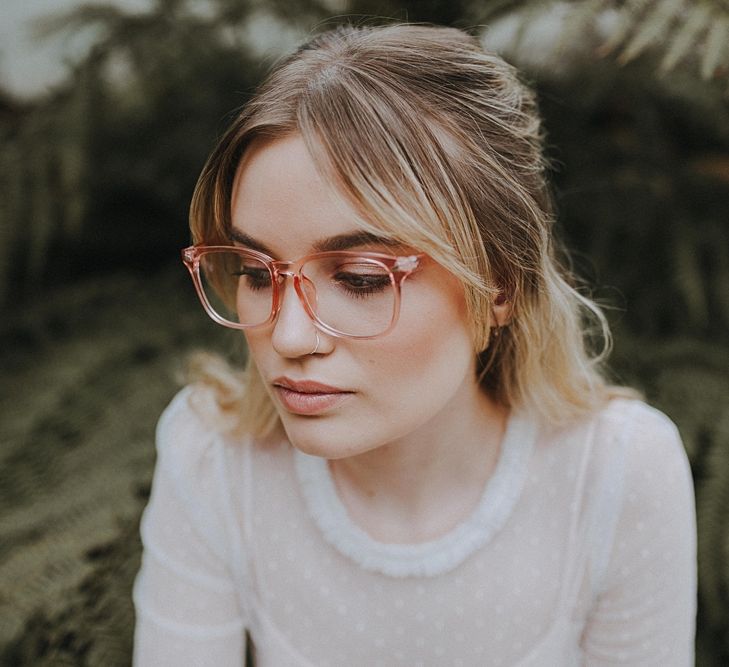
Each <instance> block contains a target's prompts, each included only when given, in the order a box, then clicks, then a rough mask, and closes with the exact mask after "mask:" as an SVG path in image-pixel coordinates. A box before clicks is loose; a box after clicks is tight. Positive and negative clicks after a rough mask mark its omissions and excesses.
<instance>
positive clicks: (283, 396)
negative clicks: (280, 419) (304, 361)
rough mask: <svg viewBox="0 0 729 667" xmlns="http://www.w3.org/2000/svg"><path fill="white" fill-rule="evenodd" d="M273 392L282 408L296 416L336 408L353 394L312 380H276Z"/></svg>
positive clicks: (315, 413)
mask: <svg viewBox="0 0 729 667" xmlns="http://www.w3.org/2000/svg"><path fill="white" fill-rule="evenodd" d="M272 384H273V387H274V390H275V391H276V395H277V396H278V398H279V400H280V402H281V404H282V405H283V407H284V408H285V409H286V410H288V411H289V412H291V413H293V414H297V415H317V414H322V413H324V412H327V411H328V410H331V409H333V408H335V407H338V406H339V405H341V404H342V403H343V402H345V401H346V400H348V399H349V397H350V396H352V395H353V394H354V392H351V391H347V390H345V389H339V388H338V387H332V386H331V385H328V384H324V383H322V382H316V381H314V380H292V379H290V378H287V377H279V378H276V379H275V380H274V381H273V382H272Z"/></svg>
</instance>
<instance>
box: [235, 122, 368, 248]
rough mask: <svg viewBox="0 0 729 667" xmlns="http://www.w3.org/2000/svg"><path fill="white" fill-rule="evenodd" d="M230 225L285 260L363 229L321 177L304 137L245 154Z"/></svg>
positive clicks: (259, 145)
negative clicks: (330, 238)
mask: <svg viewBox="0 0 729 667" xmlns="http://www.w3.org/2000/svg"><path fill="white" fill-rule="evenodd" d="M231 221H232V224H233V228H234V230H236V231H238V232H242V233H244V234H246V235H247V236H250V237H253V238H255V239H256V240H259V241H261V242H262V243H264V244H265V245H266V246H268V247H269V248H270V249H271V250H272V251H274V252H276V253H277V254H280V255H282V256H284V255H286V256H293V255H292V253H296V252H298V253H301V254H303V253H306V252H308V251H309V250H310V249H311V247H312V246H313V245H314V244H315V243H316V242H317V241H319V240H321V239H322V238H325V237H329V236H336V235H340V234H343V233H349V232H354V231H357V230H358V229H361V226H360V225H358V216H357V213H356V211H355V210H354V209H353V207H352V206H351V205H350V204H349V203H347V202H346V200H345V199H344V197H343V196H342V195H341V194H340V193H339V191H338V190H337V189H336V188H335V186H334V185H333V184H331V183H330V182H328V181H327V180H326V179H325V178H324V177H322V176H321V175H320V174H319V172H318V170H317V167H316V165H315V163H314V161H313V160H312V158H311V156H310V155H309V152H308V150H307V148H306V144H305V142H304V140H303V139H302V138H301V137H300V136H299V135H291V136H287V137H284V138H280V139H275V140H267V141H262V140H260V141H256V142H254V143H253V144H252V145H251V146H250V148H249V149H248V150H247V151H246V153H245V155H244V157H243V160H242V161H241V163H240V165H239V167H238V170H237V172H236V177H235V182H234V186H233V195H232V201H231Z"/></svg>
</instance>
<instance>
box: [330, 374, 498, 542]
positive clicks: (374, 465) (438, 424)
mask: <svg viewBox="0 0 729 667" xmlns="http://www.w3.org/2000/svg"><path fill="white" fill-rule="evenodd" d="M507 417H508V409H507V408H505V407H503V406H501V405H498V404H497V403H495V402H494V401H493V400H491V399H490V398H489V397H487V396H486V395H485V394H484V393H483V392H482V391H481V390H480V389H479V388H478V386H477V385H476V384H475V383H474V384H472V385H469V386H466V387H464V389H463V390H462V391H461V392H459V395H458V396H457V397H455V400H454V401H452V402H451V404H449V406H448V407H447V408H446V409H444V410H443V411H442V413H441V414H439V415H437V416H436V417H435V418H434V419H432V420H430V421H429V422H428V423H427V424H424V425H423V426H422V427H421V428H420V429H418V430H417V431H415V432H414V433H411V434H409V435H408V436H407V437H406V438H402V439H400V440H397V441H394V442H390V443H388V444H385V445H382V446H380V447H377V448H376V449H374V450H371V451H369V452H365V453H363V454H358V455H357V456H353V457H349V458H345V459H337V460H332V461H329V466H330V469H331V472H332V476H333V478H334V482H335V485H336V487H337V491H338V494H339V496H340V498H341V500H342V502H343V503H344V505H345V507H347V511H348V513H349V515H350V517H351V518H352V520H353V521H354V522H355V523H357V524H359V525H360V527H361V528H363V529H364V530H365V531H366V532H368V533H369V534H370V536H371V537H373V538H374V539H378V540H380V541H383V542H392V543H398V542H400V543H407V542H422V541H427V540H432V539H436V538H437V537H439V536H441V535H443V534H445V533H447V532H448V531H449V530H450V529H452V528H453V527H454V526H456V525H457V524H458V523H459V522H460V521H462V520H463V519H464V518H465V517H466V516H467V515H468V514H470V512H471V511H472V510H473V509H474V507H475V506H476V505H477V503H478V501H479V500H480V498H481V495H482V494H483V490H484V486H485V485H486V483H487V481H488V479H489V477H490V476H491V474H492V473H493V470H494V468H495V466H496V462H497V461H498V457H499V454H500V451H501V440H502V438H503V434H504V431H505V428H506V421H507Z"/></svg>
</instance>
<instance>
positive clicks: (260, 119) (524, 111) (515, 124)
mask: <svg viewBox="0 0 729 667" xmlns="http://www.w3.org/2000/svg"><path fill="white" fill-rule="evenodd" d="M293 133H297V134H300V135H301V136H302V137H303V139H304V140H305V142H306V144H307V147H308V149H309V151H310V153H311V155H312V158H313V159H314V161H315V163H316V164H317V167H318V168H319V169H320V170H321V172H322V173H323V174H324V175H325V176H326V177H327V178H329V179H330V181H331V182H333V183H336V184H337V185H338V186H339V189H340V190H341V192H342V194H343V195H344V196H345V197H346V198H347V199H348V201H349V202H350V203H351V204H352V205H353V206H354V208H355V210H356V211H358V213H359V214H360V217H361V220H360V224H361V225H362V226H363V227H364V228H366V229H368V230H370V231H375V232H376V233H379V234H382V233H383V232H385V233H386V234H387V235H389V236H391V237H393V238H395V239H397V240H399V241H402V242H403V243H405V244H407V245H410V246H414V247H416V248H418V249H420V250H421V251H423V252H426V253H427V254H428V255H430V256H431V257H432V258H434V259H435V260H436V261H437V262H439V263H440V264H441V265H442V266H444V267H445V268H446V269H448V270H449V271H451V272H452V273H453V274H454V275H456V276H457V277H459V278H460V280H461V281H462V282H463V284H464V287H465V293H466V299H467V304H468V308H469V313H470V316H471V320H472V324H473V339H474V344H475V349H476V350H480V351H481V352H480V353H478V359H477V362H478V363H477V368H478V372H479V377H478V381H479V382H480V383H481V385H482V386H483V387H484V389H485V390H486V391H488V392H489V393H490V394H491V395H492V397H493V398H494V399H495V400H498V401H500V402H501V403H503V404H505V405H508V406H527V407H529V408H531V409H533V410H535V411H536V412H537V413H538V414H539V415H540V416H541V417H542V418H544V419H545V420H546V421H547V422H549V423H553V424H560V423H565V422H567V421H570V420H573V419H575V418H578V417H580V416H581V415H583V414H585V413H587V412H590V411H592V410H594V409H595V408H597V407H599V406H600V405H602V404H604V403H605V401H607V400H608V399H609V398H610V397H611V396H614V395H620V394H623V395H632V391H631V390H628V389H625V388H619V387H613V386H610V385H609V384H608V382H607V381H606V379H605V375H604V371H603V364H604V361H605V358H606V356H607V354H608V353H609V350H610V346H611V339H610V332H609V328H608V325H607V321H606V319H605V316H604V314H603V313H602V312H601V310H600V308H599V307H598V306H597V305H596V304H595V303H594V302H593V301H592V300H591V299H589V298H588V297H587V296H585V295H584V294H581V293H580V292H579V291H578V290H577V288H576V287H575V281H574V278H573V277H572V276H571V275H570V274H569V272H568V271H567V270H566V269H565V268H564V267H562V266H560V263H559V262H558V260H557V253H556V251H555V247H554V240H553V238H552V224H553V205H552V199H551V194H550V191H549V188H548V185H547V183H546V180H545V161H544V157H543V153H542V136H541V124H540V117H539V114H538V111H537V107H536V103H535V97H534V94H533V93H532V91H531V90H529V88H527V87H526V86H525V85H523V84H522V83H521V82H520V81H519V78H518V76H517V73H516V71H515V70H514V68H512V67H511V66H509V65H508V64H507V63H505V62H504V61H503V60H502V59H501V58H499V57H498V56H496V55H492V54H489V53H486V52H484V50H483V49H482V48H481V46H480V44H479V43H478V41H477V40H476V39H475V38H473V37H471V36H469V35H468V34H466V33H464V32H462V31H460V30H457V29H454V28H445V27H433V26H423V25H409V24H394V25H386V26H380V27H372V26H366V27H352V26H348V27H339V28H337V29H334V30H331V31H328V32H325V33H322V34H320V35H319V36H317V37H315V38H314V39H312V40H311V41H309V42H308V43H306V44H304V45H303V46H301V47H300V48H299V49H298V50H297V51H296V52H295V53H293V54H292V55H291V56H289V57H288V58H286V59H284V60H283V61H281V62H280V63H278V65H277V66H275V67H274V69H273V71H272V72H271V74H270V75H269V77H268V78H267V79H266V81H265V82H264V83H263V84H262V85H261V87H260V88H259V89H258V91H257V92H256V94H255V95H254V96H253V98H252V99H251V100H250V101H249V102H248V104H247V105H246V107H245V109H244V110H243V111H242V112H241V113H240V115H239V116H238V117H237V118H236V119H235V121H234V122H233V123H232V125H231V127H230V128H229V129H228V131H227V132H226V133H225V135H224V136H223V137H222V139H221V140H220V142H219V144H218V146H217V148H216V149H215V150H214V152H213V153H212V155H211V156H210V158H209V160H208V162H207V164H206V165H205V168H204V169H203V172H202V174H201V176H200V179H199V181H198V183H197V186H196V189H195V193H194V196H193V200H192V206H191V211H190V226H191V229H192V235H193V241H194V242H195V243H203V242H204V243H227V242H228V241H229V239H230V236H229V230H230V226H231V221H230V206H231V195H232V186H233V180H234V177H235V173H236V169H237V167H238V165H239V163H240V160H241V158H242V156H243V154H244V152H245V150H246V148H247V147H248V146H249V145H250V143H251V142H252V141H253V140H254V139H261V138H262V139H266V138H270V139H274V138H278V137H282V136H285V135H288V134H293ZM498 293H503V294H505V295H506V296H507V298H508V299H509V302H510V305H511V309H512V311H511V320H510V323H509V325H508V326H505V327H502V328H501V330H500V335H499V336H498V337H495V338H493V339H492V340H491V342H490V341H489V339H490V332H491V328H492V326H493V324H494V323H493V321H492V314H493V313H492V308H491V303H492V301H493V298H494V295H495V294H498ZM596 340H597V341H599V343H598V344H597V345H596V344H595V341H596ZM201 368H202V372H201V373H200V374H199V375H200V376H201V377H202V378H203V379H204V381H205V382H207V383H209V384H213V385H215V386H216V388H217V390H218V394H219V396H220V397H221V399H220V404H221V405H225V406H226V409H227V410H228V411H229V412H230V411H232V412H234V413H235V415H236V420H237V423H238V425H239V427H240V428H241V429H242V430H244V431H246V432H249V433H251V434H253V435H257V436H265V435H266V434H267V433H270V432H271V431H272V430H273V429H274V428H275V427H276V426H277V425H278V423H279V422H278V417H277V414H276V411H275V408H274V406H273V404H272V402H271V401H270V399H269V398H268V395H267V394H266V392H265V389H264V387H263V384H262V380H261V378H260V376H259V374H258V372H257V370H256V367H255V364H254V363H253V362H252V361H251V360H249V362H248V367H247V368H246V369H245V371H244V373H243V377H239V376H238V375H237V374H231V373H230V372H227V371H225V370H224V368H223V367H221V366H220V365H219V364H210V363H206V364H202V366H201Z"/></svg>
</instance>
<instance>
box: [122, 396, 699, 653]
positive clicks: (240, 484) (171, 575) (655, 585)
mask: <svg viewBox="0 0 729 667" xmlns="http://www.w3.org/2000/svg"><path fill="white" fill-rule="evenodd" d="M202 391H204V390H193V389H191V388H187V389H185V390H183V391H182V392H180V394H178V396H177V397H176V398H175V399H174V400H173V402H172V403H171V405H170V406H169V407H168V408H167V410H166V411H165V413H164V414H163V416H162V418H161V419H160V423H159V426H158V430H157V450H158V460H157V466H156V469H155V475H154V482H153V486H152V495H151V498H150V501H149V504H148V506H147V508H146V510H145V512H144V515H143V518H142V525H141V533H142V540H143V543H144V555H143V560H142V566H141V569H140V571H139V574H138V575H137V579H136V581H135V584H134V593H133V595H134V604H135V607H136V611H137V627H136V632H135V646H134V664H135V665H137V666H138V667H146V666H154V667H164V666H165V665H175V666H184V665H194V666H195V667H197V666H201V667H203V666H205V665H210V666H211V667H212V666H214V667H227V666H233V665H235V666H236V667H240V666H241V665H243V664H244V655H245V650H244V646H245V633H246V631H247V632H248V633H249V634H250V636H251V639H252V641H253V644H254V646H255V653H256V665H257V667H287V666H289V665H290V666H292V667H315V666H316V667H326V666H327V665H330V666H337V667H339V666H341V665H347V666H348V667H357V666H359V665H362V666H365V665H366V666H367V667H371V666H373V665H386V666H388V667H389V666H390V665H408V666H416V665H423V666H425V665H428V666H431V665H432V666H435V665H437V666H439V667H440V666H441V665H464V666H475V665H479V666H480V665H504V666H509V667H511V666H519V667H526V666H527V665H539V666H545V665H547V666H550V667H551V666H558V665H559V666H560V667H562V666H565V667H568V666H570V665H580V664H581V665H614V664H616V663H618V664H620V663H622V664H626V665H631V666H634V665H661V667H670V666H673V665H676V666H681V667H686V666H688V665H693V655H694V654H693V640H694V629H695V614H696V521H695V513H694V499H693V487H692V482H691V473H690V469H689V466H688V461H687V458H686V455H685V452H684V449H683V446H682V445H681V440H680V437H679V435H678V432H677V430H676V427H675V426H674V425H673V423H672V422H671V421H670V420H669V419H668V418H667V417H666V416H665V415H663V414H662V413H660V412H658V411H657V410H655V409H653V408H651V407H649V406H647V405H645V404H644V403H642V402H640V401H629V400H623V399H620V400H613V401H612V402H611V403H610V404H609V405H608V406H607V407H606V408H605V409H604V410H602V411H601V412H600V413H599V414H596V415H594V416H592V417H591V418H589V419H585V420H583V421H582V422H580V423H578V424H575V425H572V426H570V427H568V428H563V429H551V430H550V429H544V428H542V429H539V428H537V424H536V422H535V420H533V419H531V418H530V415H528V414H526V413H523V412H515V413H512V415H511V417H510V418H509V423H508V425H507V429H506V434H505V436H504V441H503V446H502V451H501V454H500V459H499V461H498V464H497V466H496V469H495V471H494V472H493V474H492V475H491V477H490V479H489V481H488V483H487V484H486V487H485V489H484V492H483V495H482V497H481V500H480V501H479V503H478V505H477V506H476V508H475V509H474V510H473V512H472V513H471V514H470V516H468V517H467V518H466V519H465V520H464V521H463V522H461V524H460V525H458V526H457V527H456V528H454V529H453V530H451V531H450V532H449V533H448V534H447V535H445V536H443V537H441V538H439V539H437V540H433V541H429V542H424V543H419V544H383V543H381V542H378V541H376V540H374V539H373V538H372V537H370V536H369V535H368V534H367V533H366V532H365V531H364V530H363V529H361V528H360V527H358V526H357V525H356V524H355V523H354V522H353V521H352V520H351V519H350V517H349V516H348V514H347V511H346V509H345V507H344V505H343V504H342V502H341V501H340V499H339V497H338V495H337V491H336V488H335V486H334V483H333V480H332V478H331V476H330V474H329V468H328V466H327V463H326V461H325V460H324V459H319V458H316V457H311V456H307V455H305V454H302V453H300V452H298V451H297V450H295V449H294V448H292V447H291V446H290V445H289V444H288V443H287V442H285V441H284V442H280V443H278V444H268V445H265V446H264V445H262V444H259V443H255V442H252V441H248V440H247V441H240V440H234V439H232V438H231V437H230V436H226V435H224V434H222V433H220V432H218V431H216V429H215V428H214V423H215V415H214V414H213V412H212V408H211V407H208V408H207V412H208V414H204V413H205V412H206V409H205V408H200V407H199V406H203V405H208V406H211V405H212V402H211V401H210V400H209V397H205V396H200V394H201V393H202ZM191 398H194V399H202V400H194V401H191V400H190V399H191ZM193 402H194V404H195V406H196V407H195V408H193V407H192V405H191V403H193ZM201 410H202V413H201ZM484 465H486V460H484Z"/></svg>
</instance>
